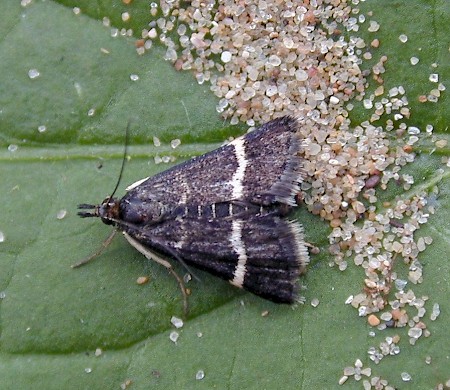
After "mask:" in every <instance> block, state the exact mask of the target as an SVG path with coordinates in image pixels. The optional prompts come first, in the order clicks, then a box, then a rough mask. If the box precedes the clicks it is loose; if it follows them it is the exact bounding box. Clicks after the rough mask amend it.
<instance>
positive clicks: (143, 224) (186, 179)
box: [79, 117, 308, 303]
mask: <svg viewBox="0 0 450 390" xmlns="http://www.w3.org/2000/svg"><path fill="white" fill-rule="evenodd" d="M301 147H302V142H301V139H300V138H299V135H298V132H297V120H296V119H294V118H292V117H282V118H279V119H275V120H273V121H271V122H268V123H266V124H264V125H263V126H261V127H260V128H258V129H256V130H254V131H253V132H250V133H247V134H246V135H244V136H242V137H240V138H237V139H235V140H234V141H233V142H231V143H229V144H228V145H225V146H222V147H220V148H218V149H216V150H214V151H212V152H209V153H206V154H204V155H202V156H199V157H195V158H193V159H191V160H188V161H186V162H184V163H182V164H179V165H177V166H174V167H173V168H170V169H168V170H166V171H164V172H161V173H159V174H157V175H155V176H153V177H149V178H146V179H142V180H139V181H137V182H136V183H134V184H132V185H130V186H129V187H128V188H127V191H128V192H127V194H126V195H125V196H124V197H123V198H122V199H116V198H112V196H111V197H109V198H107V199H106V200H105V201H103V202H102V203H101V204H99V205H96V206H94V205H86V204H83V205H80V208H82V209H87V208H92V209H94V211H93V212H85V211H83V212H80V213H79V214H80V215H81V216H82V217H91V216H92V217H94V216H95V217H100V218H101V219H102V221H103V222H104V223H106V224H112V225H114V226H115V227H116V228H117V229H118V230H120V231H122V232H123V234H124V235H125V237H126V239H127V240H128V241H129V242H130V243H131V244H132V245H133V246H134V247H135V248H136V249H138V250H139V251H140V252H142V253H143V254H144V255H145V256H147V257H149V258H150V257H151V258H153V259H155V260H156V261H157V262H159V263H161V264H163V265H164V266H166V267H168V268H171V267H170V262H169V261H168V260H167V259H176V260H178V261H180V262H181V263H183V264H184V265H186V266H188V267H190V266H192V267H196V268H199V269H202V270H205V271H207V272H209V273H211V274H213V275H216V276H218V277H220V278H222V279H225V280H227V281H229V282H230V283H231V284H233V285H235V286H237V287H240V288H244V289H245V290H248V291H250V292H252V293H254V294H256V295H259V296H261V297H263V298H266V299H269V300H271V301H273V302H279V303H293V302H295V301H296V299H297V279H298V277H299V275H300V273H301V272H302V271H303V269H304V267H305V265H306V264H307V263H308V252H307V250H306V247H305V244H304V239H303V229H302V226H301V225H300V224H299V223H298V222H296V221H291V220H288V219H286V217H287V216H288V214H289V213H290V212H291V210H292V209H293V207H295V206H296V201H295V196H296V194H297V193H298V192H299V184H300V183H301V182H302V180H303V178H304V171H303V169H302V158H301V157H299V152H300V151H301Z"/></svg>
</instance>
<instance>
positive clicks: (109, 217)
mask: <svg viewBox="0 0 450 390" xmlns="http://www.w3.org/2000/svg"><path fill="white" fill-rule="evenodd" d="M98 216H99V217H100V218H101V219H102V221H103V223H105V224H107V225H113V224H114V223H115V222H116V221H117V220H119V219H120V208H119V201H118V200H117V199H115V198H106V199H105V200H104V201H103V202H102V204H101V205H100V206H99V207H98Z"/></svg>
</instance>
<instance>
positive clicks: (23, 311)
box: [0, 0, 450, 389]
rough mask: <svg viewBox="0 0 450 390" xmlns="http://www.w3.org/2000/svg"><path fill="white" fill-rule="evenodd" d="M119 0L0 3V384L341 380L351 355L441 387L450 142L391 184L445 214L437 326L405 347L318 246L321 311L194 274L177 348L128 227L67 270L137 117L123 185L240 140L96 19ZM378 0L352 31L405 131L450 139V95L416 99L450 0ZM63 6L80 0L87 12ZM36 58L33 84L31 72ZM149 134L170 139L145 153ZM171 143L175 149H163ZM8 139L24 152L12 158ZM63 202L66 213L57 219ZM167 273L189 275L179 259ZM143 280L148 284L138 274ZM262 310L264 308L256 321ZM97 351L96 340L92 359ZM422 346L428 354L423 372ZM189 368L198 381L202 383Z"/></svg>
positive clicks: (207, 96) (437, 223) (314, 273)
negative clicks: (405, 110) (379, 324)
mask: <svg viewBox="0 0 450 390" xmlns="http://www.w3.org/2000/svg"><path fill="white" fill-rule="evenodd" d="M118 3H119V4H116V2H106V1H103V2H95V4H94V2H81V1H80V2H73V3H72V2H69V1H64V2H62V1H61V2H60V4H58V3H57V2H49V1H42V2H39V1H34V2H32V3H31V4H30V5H28V6H27V7H21V6H20V5H19V4H18V2H4V3H2V4H1V5H0V10H1V13H2V23H1V24H0V35H1V37H2V40H1V43H0V56H1V61H0V134H1V137H0V146H1V151H0V164H1V170H0V179H1V182H0V183H1V186H0V200H1V203H2V205H3V208H2V212H1V214H0V231H1V232H2V233H3V234H4V242H2V243H0V250H1V252H0V267H1V268H0V270H1V271H0V292H2V295H1V296H2V297H3V298H2V299H1V300H0V331H1V334H0V378H1V386H0V387H2V388H5V389H29V388H47V389H53V388H54V389H61V388H65V389H69V388H73V389H81V388H89V389H104V388H119V387H120V385H121V384H124V383H125V382H126V381H127V380H131V381H132V382H133V383H132V385H131V388H133V389H135V388H137V389H141V388H142V389H144V388H152V387H153V386H160V387H161V388H173V389H175V388H193V387H195V388H208V389H209V388H213V387H216V388H268V389H270V388H276V387H281V386H282V387H283V388H292V389H294V388H295V389H312V388H336V387H337V382H338V380H339V378H340V377H341V376H342V370H343V368H344V367H345V366H351V365H353V364H354V361H355V360H356V358H360V359H361V360H362V361H363V363H364V365H365V366H369V365H370V366H371V367H372V376H376V375H380V376H382V377H383V378H385V379H388V380H389V383H390V384H391V385H393V386H396V387H402V386H404V385H405V384H404V383H403V382H402V381H401V378H400V373H401V372H403V371H406V372H409V373H411V375H412V376H413V380H412V383H411V384H412V385H413V386H414V388H427V387H430V386H434V385H435V384H438V383H443V382H445V381H446V380H448V379H449V377H448V375H449V374H448V373H449V371H448V357H447V355H448V351H449V350H450V341H449V338H448V329H447V328H448V327H447V324H448V323H449V322H450V314H449V313H450V306H449V301H448V294H449V291H450V280H449V277H448V275H450V263H449V261H448V253H449V251H450V240H449V237H450V234H449V231H448V221H449V220H450V186H449V183H450V178H449V173H448V170H447V171H445V170H442V169H443V164H442V163H441V158H442V156H447V157H449V154H450V151H449V147H448V145H447V147H445V148H443V149H439V150H437V151H436V152H434V153H429V152H431V149H429V150H428V149H425V148H424V149H423V153H422V154H421V155H420V157H419V158H418V160H417V161H416V162H415V163H414V164H412V165H410V166H409V167H408V168H407V169H408V170H409V172H410V173H411V174H413V175H414V176H415V179H416V183H417V184H416V186H415V187H413V188H412V189H411V191H410V192H408V193H401V191H398V190H396V189H390V190H388V191H386V193H385V194H383V199H385V200H392V199H394V197H395V196H403V197H405V198H407V197H409V196H411V193H413V192H414V191H418V190H419V189H422V188H433V187H434V186H437V187H438V188H439V190H440V192H439V195H438V197H437V198H436V199H432V201H433V202H435V207H436V209H437V214H436V215H435V216H433V217H432V218H431V222H429V223H428V224H427V225H426V226H425V227H424V228H423V229H421V230H420V232H419V234H420V235H421V236H427V235H429V236H432V237H433V239H434V243H433V245H432V246H431V247H429V248H428V249H427V250H426V251H425V252H424V253H423V254H422V257H421V261H422V262H423V263H424V264H425V278H424V283H423V284H422V285H420V286H418V287H415V291H416V293H417V294H424V295H425V294H426V295H429V297H430V300H429V302H428V303H427V306H426V307H427V310H428V313H429V312H430V311H431V307H432V304H433V303H435V302H438V303H439V304H440V305H441V312H442V314H441V316H440V317H439V318H438V319H437V320H436V321H435V322H430V321H429V320H427V324H429V328H430V330H431V331H432V336H431V337H430V338H429V339H420V340H419V342H418V345H416V346H414V347H411V346H409V345H408V342H407V338H408V336H407V335H406V333H404V332H403V333H402V330H399V329H391V330H387V331H384V332H378V333H377V337H376V338H375V339H374V338H371V337H369V336H368V332H369V330H370V329H369V327H368V326H367V325H366V319H365V318H359V317H358V316H357V313H356V312H355V310H354V309H352V308H351V307H349V306H346V305H344V304H343V303H344V301H345V300H346V299H347V297H348V296H349V295H350V294H354V293H355V292H356V293H357V292H359V291H360V290H361V288H362V278H363V275H362V273H361V270H359V269H356V268H355V267H349V269H348V270H347V271H346V272H344V273H340V272H339V271H337V270H336V269H335V268H330V267H328V263H329V261H330V260H331V258H329V256H328V254H327V253H326V252H322V254H320V255H316V256H313V257H312V263H311V265H310V267H309V269H308V273H307V274H306V275H305V277H304V278H303V279H302V282H303V283H304V284H305V285H306V286H307V289H306V290H304V292H303V295H305V296H306V298H307V300H308V302H310V301H311V299H313V298H318V299H319V300H320V305H319V306H318V307H317V308H313V307H311V306H310V305H304V306H301V305H300V306H298V307H294V308H291V307H287V306H279V305H275V304H272V303H270V302H266V301H264V300H262V299H260V298H257V297H254V296H252V295H250V294H247V293H245V292H241V291H237V290H236V289H234V288H233V287H231V286H230V285H229V284H228V283H226V282H223V281H220V280H218V279H217V278H214V277H212V276H209V275H207V274H205V273H202V272H200V271H198V272H197V273H198V276H199V277H200V278H201V280H202V282H201V283H198V282H191V283H189V285H188V286H189V287H190V288H191V289H192V296H191V297H190V300H189V303H190V307H191V313H190V316H189V319H188V321H186V323H185V325H184V327H183V328H182V329H180V330H178V332H179V338H178V341H177V342H176V343H173V342H172V341H170V339H169V334H170V332H171V331H172V330H173V327H172V326H171V324H170V317H171V316H172V315H175V316H178V317H181V316H182V297H181V294H180V291H179V288H178V285H177V283H176V282H175V280H174V279H173V278H172V277H171V276H170V275H169V274H168V273H167V271H166V270H165V269H164V268H163V267H161V266H159V265H157V264H155V263H151V262H149V261H147V260H146V259H144V258H143V256H141V255H140V254H139V253H137V252H136V251H135V250H134V249H133V248H131V247H130V246H129V245H127V243H126V242H125V240H124V239H123V238H122V237H117V238H116V239H115V240H114V241H113V243H112V244H111V245H110V246H109V247H108V248H107V249H106V250H105V251H104V252H103V254H102V255H101V256H99V257H98V258H97V259H96V260H95V261H93V262H92V263H90V264H88V265H86V266H84V267H82V268H80V269H77V270H73V269H71V268H70V265H72V264H74V263H76V262H77V261H79V260H81V259H82V258H84V257H86V256H88V255H90V254H92V253H93V252H94V251H95V250H96V249H97V248H98V247H99V246H100V245H101V242H102V241H103V240H104V239H105V238H106V237H107V236H108V234H109V233H110V228H109V227H108V226H106V225H103V224H101V223H99V221H97V220H82V219H80V218H78V217H77V216H76V205H77V204H78V203H82V202H93V203H95V202H99V201H101V200H102V199H103V198H104V197H105V196H107V195H108V194H109V193H110V192H111V190H112V189H113V187H114V185H115V182H116V180H117V175H118V172H119V169H120V164H121V156H122V154H123V139H124V132H125V128H126V125H127V122H128V121H129V120H131V135H132V137H131V138H132V141H131V146H130V149H129V154H130V156H131V160H130V161H129V162H128V163H127V165H126V170H125V173H124V178H123V183H124V184H128V183H132V182H133V181H136V180H138V179H140V178H143V177H145V176H149V175H152V174H154V173H156V172H160V171H161V170H163V169H165V168H166V167H167V165H166V164H159V165H156V164H154V157H155V156H156V155H159V156H163V155H166V156H168V155H170V156H175V157H178V158H184V157H189V156H193V155H196V154H200V153H203V152H205V151H208V150H211V149H213V148H214V147H215V146H218V144H219V143H220V142H221V141H223V140H224V139H225V138H226V137H227V136H230V135H233V136H234V135H237V134H238V133H239V129H236V128H233V129H230V128H229V127H226V126H225V124H224V123H223V121H222V120H221V119H220V118H219V116H218V115H217V113H216V109H215V106H216V103H217V101H216V98H215V97H214V96H213V95H212V93H211V92H210V91H209V90H208V86H207V85H203V86H199V85H197V83H196V82H195V80H194V79H193V78H192V76H191V75H190V74H189V73H184V72H176V71H175V70H173V68H172V66H171V65H170V64H169V63H167V62H165V61H164V60H163V53H164V49H162V48H160V47H155V48H154V50H153V51H152V52H150V54H148V55H145V56H142V57H139V56H137V55H136V54H135V48H134V41H133V40H132V39H129V38H125V37H116V38H112V37H111V35H110V28H108V27H105V26H103V25H102V18H103V16H108V17H109V18H110V19H111V21H112V23H113V25H114V26H119V25H120V23H121V22H120V14H121V12H123V11H124V9H125V8H124V7H125V6H124V5H123V4H122V3H121V2H118ZM386 3H387V2H383V1H375V0H374V1H370V2H369V1H368V2H366V3H365V4H364V7H365V9H366V11H367V10H369V9H371V10H373V19H374V20H377V21H378V22H380V24H381V26H382V29H381V30H380V32H379V33H377V34H372V35H371V34H370V33H367V32H364V31H361V35H364V36H365V38H366V40H367V41H368V42H370V40H371V39H372V37H373V38H374V37H375V36H376V37H377V38H379V39H380V41H381V43H382V46H381V48H380V49H379V50H378V51H377V53H386V54H387V55H388V57H389V61H388V63H387V72H386V74H385V75H384V78H385V79H386V85H388V86H395V85H400V84H401V85H404V86H405V88H407V89H408V91H409V92H408V93H409V94H410V95H409V96H410V100H411V101H414V103H412V104H411V105H412V107H413V110H414V111H413V117H412V119H411V124H415V125H418V126H420V127H422V128H423V127H425V125H426V124H428V123H432V124H433V125H434V126H435V133H436V134H437V135H438V136H439V138H446V139H447V140H448V141H450V137H449V135H448V133H445V132H446V131H447V126H448V119H449V107H450V104H449V101H448V97H447V95H448V94H445V93H444V94H443V96H442V97H441V100H440V102H439V103H437V104H434V103H426V104H419V103H417V102H416V100H417V99H416V98H417V97H418V96H419V95H421V94H426V93H427V92H429V90H431V89H432V88H435V84H432V83H430V82H429V81H428V75H429V74H430V73H439V74H440V77H441V81H442V82H444V83H446V82H447V83H448V80H449V79H450V67H449V64H450V58H449V51H448V47H449V42H448V36H450V31H449V30H450V27H449V26H448V23H447V21H448V18H449V16H450V9H449V8H450V6H449V5H448V2H446V1H445V0H441V1H436V2H433V3H432V4H429V2H426V1H423V0H422V1H420V0H414V1H410V2H408V5H405V3H404V2H398V1H391V2H389V3H388V4H386ZM73 6H79V7H80V8H81V10H82V12H81V14H80V15H76V14H75V13H74V12H73V10H72V7H73ZM133 7H136V8H131V9H132V10H134V11H133V14H132V15H133V17H136V19H133V20H135V21H134V23H135V24H134V25H133V28H134V29H135V31H139V28H140V27H142V26H144V25H145V23H146V20H145V19H146V18H145V14H144V13H145V12H148V5H147V4H145V5H143V3H142V4H139V2H136V5H134V4H133ZM417 10H419V11H417ZM365 30H366V29H365ZM401 33H404V34H407V35H408V37H409V40H408V42H407V43H406V44H401V43H400V41H399V40H398V36H399V35H400V34H401ZM413 55H416V56H418V57H420V60H421V61H420V63H419V65H417V66H416V67H413V66H411V65H410V63H409V58H410V57H411V56H413ZM433 63H436V64H438V67H437V68H434V67H433V65H432V64H433ZM31 69H37V70H38V71H39V73H40V75H39V77H37V78H34V79H30V77H29V75H28V72H29V71H30V70H31ZM130 75H138V76H139V80H137V81H132V80H131V79H130ZM90 110H93V114H92V115H89V114H88V113H89V112H90ZM91 113H92V111H91ZM353 115H354V121H355V123H357V121H358V120H359V119H361V118H365V116H364V115H367V114H366V113H365V112H364V110H363V109H360V110H359V111H357V112H355V113H354V114H353ZM39 126H45V131H43V132H40V131H39V130H38V128H39ZM41 130H42V128H41ZM154 136H155V137H158V138H159V139H160V140H161V141H162V143H163V147H159V148H156V147H154V146H153V144H152V139H153V137H154ZM175 138H179V139H181V141H182V144H181V146H180V147H179V148H177V149H175V150H172V148H171V147H170V145H169V143H170V141H171V140H172V139H175ZM449 143H450V142H449ZM10 145H17V147H18V149H17V150H16V151H15V152H11V151H9V150H8V146H10ZM124 187H125V185H121V187H120V188H121V189H122V191H123V188H124ZM119 195H121V194H119ZM61 210H66V212H67V215H65V217H64V218H62V219H58V215H59V213H60V211H61ZM297 216H298V218H299V219H300V220H301V221H302V223H303V224H304V226H305V229H306V235H307V239H308V240H309V241H311V242H314V243H315V244H316V245H319V246H321V247H322V248H324V249H325V248H326V247H327V242H328V240H327V235H328V233H329V228H328V226H327V225H326V224H325V223H323V222H321V221H319V220H318V218H317V217H315V216H312V215H310V214H309V213H307V211H306V210H301V211H299V212H298V214H297ZM177 271H178V272H179V273H181V274H183V269H182V268H181V267H178V268H177ZM142 275H147V276H149V278H150V280H149V282H148V283H147V284H145V285H138V284H137V283H136V279H137V278H138V277H139V276H142ZM264 311H268V312H269V315H268V316H261V313H262V312H264ZM428 313H427V315H428ZM394 334H401V335H402V336H401V337H402V338H404V340H402V341H403V342H402V344H401V353H400V355H399V356H397V357H395V358H394V357H386V358H385V359H383V360H382V362H381V363H380V364H379V365H378V366H375V365H371V363H370V361H369V359H368V357H367V349H368V348H369V347H370V346H372V345H377V344H378V343H379V342H380V340H382V339H383V338H384V337H386V336H387V335H394ZM200 336H201V337H200ZM96 348H101V350H102V351H103V352H102V353H101V355H100V356H95V353H94V351H95V350H96ZM426 356H431V357H432V359H433V360H432V363H431V364H430V365H426V364H425V357H426ZM199 370H203V371H204V372H205V378H204V379H203V380H196V379H195V376H196V373H197V372H198V371H199ZM430 384H432V385H430ZM345 386H346V388H361V383H358V382H354V381H353V382H352V381H351V380H349V381H348V382H347V383H346V385H345Z"/></svg>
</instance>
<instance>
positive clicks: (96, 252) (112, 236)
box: [71, 230, 117, 268]
mask: <svg viewBox="0 0 450 390" xmlns="http://www.w3.org/2000/svg"><path fill="white" fill-rule="evenodd" d="M116 232H117V230H113V231H112V233H111V234H110V235H109V236H108V238H107V239H106V240H105V241H103V242H102V246H101V247H100V248H98V249H97V250H96V251H95V252H94V253H93V254H92V255H90V256H88V257H86V258H84V259H83V260H81V261H79V262H78V263H76V264H72V265H71V267H72V268H78V267H81V266H82V265H85V264H87V263H89V262H90V261H91V260H93V259H95V258H96V257H97V256H98V255H100V254H101V253H102V252H103V251H104V250H105V249H106V248H107V247H108V245H109V244H111V241H112V240H113V238H114V236H115V235H116Z"/></svg>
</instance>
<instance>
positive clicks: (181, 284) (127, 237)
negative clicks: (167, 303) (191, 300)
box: [122, 232, 189, 317]
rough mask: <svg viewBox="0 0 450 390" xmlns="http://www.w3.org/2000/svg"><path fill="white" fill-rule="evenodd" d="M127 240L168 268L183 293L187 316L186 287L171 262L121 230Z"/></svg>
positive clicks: (146, 255) (148, 256)
mask: <svg viewBox="0 0 450 390" xmlns="http://www.w3.org/2000/svg"><path fill="white" fill-rule="evenodd" d="M122 233H123V235H124V236H125V238H126V239H127V241H128V242H129V243H130V244H131V245H132V246H133V247H134V248H136V249H137V250H138V251H139V252H141V253H142V254H143V255H144V256H145V257H146V258H147V259H149V260H153V261H156V262H157V263H159V264H161V265H162V266H164V267H165V268H167V269H168V271H169V272H170V273H171V274H172V275H173V277H174V278H175V279H176V281H177V282H178V285H179V286H180V290H181V294H182V295H183V312H184V315H185V317H187V315H188V312H189V306H188V294H187V292H186V287H184V283H183V280H182V279H181V278H180V276H179V275H178V274H177V273H176V272H175V270H174V269H173V267H172V264H170V262H168V261H167V260H165V259H163V258H162V257H160V256H159V255H157V254H156V253H154V252H152V251H151V250H149V249H148V248H146V247H145V246H143V245H142V244H141V243H140V242H139V241H137V240H135V239H134V238H133V237H131V236H130V235H129V234H128V233H127V232H122Z"/></svg>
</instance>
